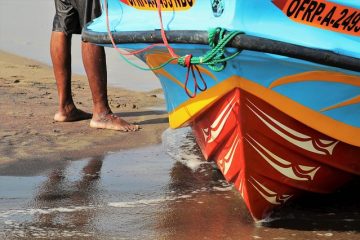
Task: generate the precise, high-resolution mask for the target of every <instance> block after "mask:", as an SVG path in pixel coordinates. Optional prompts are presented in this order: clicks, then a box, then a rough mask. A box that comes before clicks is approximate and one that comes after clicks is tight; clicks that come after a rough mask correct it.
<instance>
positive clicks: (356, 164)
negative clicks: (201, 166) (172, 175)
mask: <svg viewBox="0 0 360 240" xmlns="http://www.w3.org/2000/svg"><path fill="white" fill-rule="evenodd" d="M192 129H193V132H194V133H195V136H196V139H197V141H198V144H199V146H200V148H201V150H202V152H203V154H204V156H205V158H207V159H209V160H214V161H215V162H216V163H217V165H218V167H219V169H220V170H221V171H222V173H223V174H224V176H225V178H226V180H228V181H229V182H232V183H234V185H235V188H236V189H238V190H239V192H240V193H241V195H242V197H243V198H244V200H245V202H246V204H247V206H248V208H249V210H250V212H251V214H252V216H253V217H254V218H255V219H257V220H259V219H263V218H265V217H266V216H267V215H268V214H269V213H270V212H271V211H272V210H273V209H274V208H276V207H279V206H281V205H283V204H284V203H285V202H286V201H287V200H289V199H294V198H296V197H299V196H300V195H301V194H302V193H304V192H306V191H310V192H318V193H329V192H333V191H334V190H335V189H337V188H338V187H340V186H342V185H344V184H345V183H347V182H348V181H349V180H350V179H351V178H352V176H353V175H354V174H355V175H360V161H359V156H360V148H359V147H355V146H351V145H348V144H346V143H343V142H339V141H337V140H335V139H332V138H330V137H328V136H326V135H323V134H322V133H320V132H317V131H315V130H313V129H311V128H309V127H307V126H305V125H304V124H302V123H300V122H299V121H297V120H295V119H293V118H291V117H289V116H287V115H285V114H284V113H282V112H280V111H279V110H277V109H276V108H274V107H272V106H271V105H269V104H267V103H266V102H264V101H263V100H261V99H259V98H257V97H255V96H253V95H251V94H249V93H247V92H245V91H243V90H241V89H238V88H237V89H234V90H233V91H231V92H230V93H228V94H227V95H226V96H224V97H223V98H222V99H221V100H219V101H218V102H216V103H215V104H214V105H213V106H212V107H211V108H210V109H208V110H207V111H205V112H203V113H202V114H201V115H200V116H199V117H197V118H196V119H195V120H194V122H193V124H192Z"/></svg>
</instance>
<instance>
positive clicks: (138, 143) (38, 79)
mask: <svg viewBox="0 0 360 240" xmlns="http://www.w3.org/2000/svg"><path fill="white" fill-rule="evenodd" d="M0 82H1V83H0V85H1V87H0V99H1V100H0V101H1V102H2V103H5V104H1V106H0V112H1V129H2V131H1V133H0V134H1V136H0V141H1V144H0V163H1V164H2V165H3V164H5V163H8V162H12V161H27V160H29V159H31V160H36V159H41V160H43V159H49V160H50V161H56V160H66V159H80V158H84V157H88V156H93V155H100V154H105V153H107V152H109V151H118V150H121V149H127V148H134V147H143V146H146V145H152V144H158V143H160V141H161V139H160V136H161V133H162V132H163V131H164V130H165V129H166V128H167V127H168V119H167V114H166V112H165V110H164V100H163V99H162V98H159V97H158V96H159V94H161V90H153V91H149V92H134V91H130V90H125V89H121V88H114V87H110V88H109V102H110V106H111V108H112V109H113V111H114V112H115V113H117V114H119V115H120V116H122V117H124V119H126V120H127V121H129V122H135V123H137V124H139V125H140V126H141V128H142V129H141V131H138V132H132V133H125V132H119V131H108V130H99V129H94V128H90V127H89V120H87V121H79V122H72V123H59V122H55V121H54V120H53V116H54V114H55V112H56V111H57V90H56V84H55V80H54V77H53V72H52V68H50V67H49V66H46V65H44V64H42V63H39V62H37V61H34V60H30V59H27V58H22V57H19V56H16V55H13V54H10V53H6V52H3V51H1V52H0ZM73 95H74V99H75V100H74V101H75V103H76V105H77V106H78V107H79V108H81V109H83V110H85V111H88V112H91V110H92V99H91V93H90V89H89V85H88V82H87V79H86V77H85V76H81V75H74V77H73ZM158 109H160V110H158ZM139 139H140V140H139ZM0 169H1V167H0Z"/></svg>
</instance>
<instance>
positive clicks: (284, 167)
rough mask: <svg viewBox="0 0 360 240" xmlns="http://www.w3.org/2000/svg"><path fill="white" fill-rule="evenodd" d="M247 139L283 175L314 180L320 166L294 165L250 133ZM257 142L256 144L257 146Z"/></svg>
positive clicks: (302, 179) (295, 178) (299, 179)
mask: <svg viewBox="0 0 360 240" xmlns="http://www.w3.org/2000/svg"><path fill="white" fill-rule="evenodd" d="M249 138H250V139H251V140H252V141H250V139H249ZM245 140H246V141H247V142H248V143H249V144H250V145H251V146H252V147H253V148H254V149H255V151H256V152H257V153H258V154H259V155H260V156H261V157H262V158H263V159H264V160H265V161H266V162H267V163H269V164H270V165H271V166H272V167H273V168H274V169H275V170H277V171H278V172H280V173H281V174H282V175H284V176H286V177H288V178H291V179H293V180H297V181H310V180H314V176H315V174H316V172H317V171H318V170H319V169H320V167H313V166H304V165H293V164H292V163H291V162H289V161H287V160H285V159H283V158H281V157H279V156H277V155H275V154H274V153H273V152H271V151H270V150H269V149H267V148H265V147H264V146H263V145H261V144H260V143H259V142H257V141H256V140H255V139H254V138H252V137H251V136H250V135H247V138H245ZM255 144H256V146H255Z"/></svg>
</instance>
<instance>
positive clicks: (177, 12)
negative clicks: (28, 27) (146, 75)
mask: <svg viewBox="0 0 360 240" xmlns="http://www.w3.org/2000/svg"><path fill="white" fill-rule="evenodd" d="M169 2H172V3H173V5H172V7H171V6H170V4H168V5H165V2H164V1H162V5H163V6H162V8H163V11H162V12H161V14H159V12H158V8H157V5H156V4H155V1H144V2H143V1H127V0H121V1H118V0H108V1H106V2H105V3H107V4H104V6H108V8H109V9H108V10H109V11H108V12H107V14H103V15H102V16H101V17H99V18H97V19H95V20H94V21H93V22H92V23H90V24H89V25H87V26H86V27H85V29H84V31H83V40H84V41H89V42H92V43H95V44H100V45H103V46H107V47H119V48H122V49H128V50H129V51H130V52H131V51H133V50H135V51H136V53H134V54H135V55H136V56H137V57H138V58H140V59H141V60H142V61H143V62H144V63H145V64H147V65H148V66H149V67H150V68H151V69H152V71H153V72H154V74H156V75H157V77H158V78H159V80H160V82H161V84H162V88H163V90H164V95H165V99H166V106H167V111H168V113H169V123H170V127H172V128H180V127H183V126H188V125H189V126H191V127H192V129H193V132H194V135H195V137H196V140H197V142H198V144H199V146H200V148H201V150H202V153H203V155H204V156H205V158H206V159H208V160H212V161H215V162H216V163H217V165H218V167H219V169H220V170H221V171H222V173H223V174H224V176H225V178H226V179H227V180H228V181H229V182H232V183H234V186H235V188H236V189H238V190H239V192H240V193H241V195H242V196H243V198H244V200H245V202H246V204H247V206H248V208H249V211H250V213H251V214H252V216H253V217H254V218H255V219H257V220H259V219H263V218H264V217H266V216H267V215H268V214H269V213H270V212H271V210H272V209H274V208H277V207H280V206H282V205H284V204H285V203H286V202H287V201H289V200H292V199H295V198H297V197H300V196H302V195H303V194H304V193H305V192H316V193H329V192H333V191H335V190H336V189H337V188H338V187H340V186H342V185H344V184H346V183H347V182H348V181H350V180H351V179H352V177H353V176H355V175H360V51H359V49H360V26H358V24H360V21H359V19H360V18H358V17H360V16H358V15H357V14H358V13H359V9H360V4H359V3H357V2H356V3H355V2H354V1H352V2H351V3H350V1H345V0H336V1H324V0H319V1H312V2H311V4H309V1H305V0H299V1H291V0H264V1H262V2H261V4H259V1H248V0H222V1H201V0H193V1H182V2H184V3H185V2H187V3H189V4H185V5H186V6H185V5H184V6H180V4H179V3H180V1H168V3H169ZM190 2H191V4H190ZM140 3H141V4H140ZM314 4H319V5H318V6H320V7H321V8H319V9H318V8H317V10H316V11H315V10H314V9H313V8H314V6H315V5H314ZM174 6H175V7H174ZM305 6H307V7H305ZM310 6H311V7H310ZM295 10H296V11H295ZM320 10H321V11H322V13H320ZM334 12H336V13H334ZM340 12H342V14H340ZM315 13H316V14H318V15H316V16H315V15H312V14H315ZM345 13H346V14H349V17H344V16H343V15H344V14H345ZM351 14H352V15H351ZM160 15H161V19H162V22H163V26H164V27H163V29H161V30H164V31H159V30H154V29H160V28H161V26H159V19H160ZM350 17H351V18H352V20H351V19H350ZM320 19H323V20H324V19H325V20H326V21H328V22H326V21H325V20H324V21H322V20H320ZM342 19H344V22H341V23H342V24H339V22H340V21H342ZM345 19H347V21H345ZM332 22H334V23H332ZM339 26H341V27H339ZM214 27H221V28H225V29H227V30H229V31H230V32H233V31H237V33H238V35H237V36H235V37H234V38H233V39H232V40H231V41H229V42H228V44H226V45H225V46H226V47H225V48H224V49H221V51H218V52H217V53H216V54H219V53H221V54H224V55H222V58H223V59H224V57H228V56H231V55H232V54H234V53H235V52H239V54H238V55H236V57H234V58H230V57H229V58H228V59H227V61H226V66H225V69H224V70H223V71H213V69H214V66H211V65H206V64H198V65H197V66H196V70H197V71H198V72H197V71H196V73H195V75H194V76H192V75H191V74H190V77H189V78H186V75H187V72H188V71H189V69H190V67H191V65H188V66H187V67H188V68H187V67H184V66H180V65H179V64H178V63H179V61H177V60H176V59H174V60H173V61H171V60H169V59H171V58H172V57H174V54H169V53H171V51H169V48H166V47H164V45H162V46H159V45H157V47H153V48H151V50H149V48H148V47H149V45H150V44H153V43H164V42H165V41H164V34H161V33H165V35H166V38H167V40H168V42H169V43H170V45H171V47H172V49H174V51H175V53H176V54H177V55H178V56H189V54H191V55H192V56H194V57H201V56H202V57H203V56H205V55H207V53H208V52H209V51H215V50H214V48H213V46H212V47H211V46H209V45H212V44H209V43H210V40H209V35H211V34H207V31H208V30H209V29H210V28H214ZM228 33H229V32H228ZM228 33H227V34H228ZM289 33H291V34H289ZM110 36H111V37H110ZM219 39H220V36H215V38H214V39H213V41H212V43H215V42H217V40H219ZM144 48H146V49H147V50H146V51H144V52H143V51H142V49H144ZM170 50H171V49H170ZM165 62H167V63H168V64H167V65H162V64H164V63H165ZM215 65H216V64H215ZM159 66H161V67H159ZM192 67H194V68H195V66H194V65H193V66H192ZM215 67H217V66H215Z"/></svg>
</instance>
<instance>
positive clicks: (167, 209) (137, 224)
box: [0, 129, 360, 240]
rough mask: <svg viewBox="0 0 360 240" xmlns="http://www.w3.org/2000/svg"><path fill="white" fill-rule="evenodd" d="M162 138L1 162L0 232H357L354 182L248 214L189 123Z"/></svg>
mask: <svg viewBox="0 0 360 240" xmlns="http://www.w3.org/2000/svg"><path fill="white" fill-rule="evenodd" d="M163 140H164V141H163V142H164V143H163V145H159V146H151V147H147V148H142V149H136V150H129V151H121V152H117V153H109V154H108V155H106V156H97V157H93V158H89V159H83V160H79V161H67V162H61V163H58V162H57V163H53V164H49V165H45V166H37V165H36V163H32V164H28V165H26V166H24V165H21V163H13V164H12V165H10V166H7V167H6V168H2V170H1V172H0V173H1V176H0V189H1V191H0V238H1V239H37V238H39V239H40V238H47V239H48V238H51V239H245V240H246V239H274V240H280V239H297V240H300V239H360V204H359V202H360V194H359V193H358V192H359V191H357V190H358V189H360V188H359V186H360V184H358V183H359V182H357V183H356V182H355V183H354V184H353V185H352V186H350V187H348V188H346V189H342V190H341V191H339V192H338V193H336V194H332V195H330V196H328V197H324V196H317V195H312V196H309V197H308V198H306V200H305V199H303V200H302V201H298V202H295V203H292V204H291V205H289V206H287V207H285V208H284V209H282V210H280V211H278V212H275V213H274V214H273V216H272V218H271V219H268V220H267V221H265V222H262V223H254V222H253V221H252V219H251V217H250V216H249V214H248V211H247V210H246V208H245V206H244V203H243V201H242V200H241V198H240V197H239V195H238V194H237V192H236V191H233V190H232V188H231V186H230V185H228V184H227V183H226V182H225V181H224V180H223V178H222V176H221V174H220V173H219V172H218V170H217V169H216V168H215V166H214V165H213V164H210V163H204V164H201V162H200V161H201V160H202V159H201V157H200V156H201V155H200V154H199V150H198V149H197V147H196V144H195V143H194V139H193V138H192V135H191V134H190V132H189V130H188V129H180V130H176V131H174V130H167V131H166V132H165V133H164V135H163ZM167 151H170V154H168V153H167ZM14 170H16V171H14Z"/></svg>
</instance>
